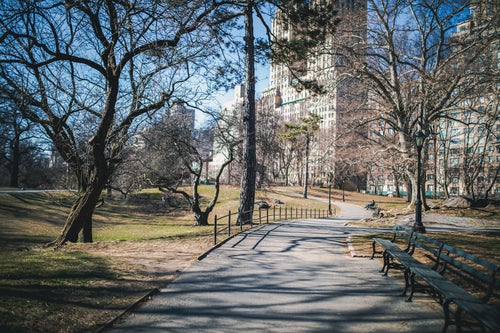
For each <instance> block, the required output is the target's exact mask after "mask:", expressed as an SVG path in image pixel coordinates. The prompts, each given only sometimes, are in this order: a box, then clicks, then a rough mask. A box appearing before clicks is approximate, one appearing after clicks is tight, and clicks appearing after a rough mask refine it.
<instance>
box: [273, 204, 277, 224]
mask: <svg viewBox="0 0 500 333" xmlns="http://www.w3.org/2000/svg"><path fill="white" fill-rule="evenodd" d="M273 222H276V206H273Z"/></svg>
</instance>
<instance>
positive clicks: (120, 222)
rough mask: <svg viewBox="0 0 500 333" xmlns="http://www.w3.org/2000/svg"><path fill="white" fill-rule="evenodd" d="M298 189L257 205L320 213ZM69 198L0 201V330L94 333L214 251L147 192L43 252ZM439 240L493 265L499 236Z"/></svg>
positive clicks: (352, 198)
mask: <svg viewBox="0 0 500 333" xmlns="http://www.w3.org/2000/svg"><path fill="white" fill-rule="evenodd" d="M300 191H301V189H300V188H290V187H285V188H270V189H265V190H260V191H258V192H257V193H256V201H267V202H268V203H270V204H273V202H274V200H275V199H276V200H279V201H281V202H282V204H280V205H279V207H281V208H282V209H283V210H285V209H290V207H293V208H297V209H301V208H302V209H305V208H307V209H316V210H319V209H322V210H326V209H327V204H326V203H325V202H320V201H317V200H313V199H304V198H302V197H301V196H300V195H297V193H300ZM200 192H201V198H202V201H203V202H204V203H207V202H209V201H210V200H211V199H212V194H213V186H210V185H206V186H201V187H200ZM309 193H310V196H320V197H323V198H327V197H328V189H319V188H312V189H311V190H310V192H309ZM344 198H345V200H346V201H348V202H349V203H354V204H359V205H364V204H365V203H366V202H368V201H369V200H371V199H372V196H368V195H362V194H359V193H351V192H345V193H344ZM74 199H75V196H74V194H73V193H69V192H68V193H54V192H51V193H46V192H44V193H19V192H18V193H14V194H4V193H2V194H0V250H1V251H2V259H1V260H0V293H1V295H2V297H1V298H0V332H86V331H92V330H96V329H97V328H98V327H102V325H104V324H105V323H106V322H108V321H109V320H111V319H112V318H114V317H115V316H117V315H118V314H120V313H121V312H122V311H123V310H124V309H125V308H126V307H128V306H129V305H130V304H132V303H133V302H134V301H136V300H138V299H139V298H140V297H142V296H143V295H145V294H146V293H147V292H148V291H150V290H152V289H153V288H159V287H163V286H164V285H165V284H167V283H168V282H169V281H171V280H172V279H174V278H175V277H176V276H177V274H179V271H182V270H183V269H185V268H186V267H188V266H189V265H190V264H192V263H193V262H194V260H195V259H196V258H197V256H198V255H200V254H202V253H203V252H204V251H206V250H207V249H208V248H210V247H211V246H212V242H213V240H212V239H213V226H212V225H209V226H204V227H200V226H195V223H194V222H195V221H194V217H193V215H192V213H191V212H189V211H188V208H187V206H186V205H185V203H184V202H183V201H182V199H181V198H177V199H176V205H175V206H170V207H165V206H164V205H163V204H162V201H161V193H160V192H159V191H158V190H156V189H151V190H145V191H141V192H139V193H134V194H132V195H130V196H129V198H128V199H127V200H123V199H120V198H114V199H106V200H105V203H104V205H103V206H101V207H99V208H97V209H96V211H95V214H94V217H93V236H94V243H92V244H82V243H77V244H68V245H67V246H64V247H62V248H60V249H57V250H54V249H51V248H45V247H44V245H45V244H46V243H48V242H50V241H51V240H53V239H55V238H56V237H57V235H58V234H59V232H60V231H61V229H62V227H63V225H64V221H65V219H66V216H67V214H68V212H69V210H70V207H71V204H72V202H73V200H74ZM238 199H239V188H238V187H230V186H223V187H222V189H221V194H220V197H219V200H218V202H217V205H216V207H215V209H214V211H213V213H212V215H211V220H210V224H212V223H213V222H212V221H213V217H214V216H215V214H217V215H218V216H223V215H227V213H228V212H229V211H231V212H236V211H237V209H238ZM332 199H333V204H335V201H338V200H342V193H341V192H340V191H338V190H334V191H333V196H332ZM375 201H377V203H378V204H379V205H380V206H381V207H383V208H385V209H394V210H398V209H399V210H404V209H405V208H406V207H407V203H406V202H405V201H404V200H402V199H395V198H385V197H375ZM371 236H373V235H367V236H363V237H359V238H357V239H356V240H355V242H354V243H355V244H356V245H355V246H356V247H358V248H359V249H360V251H361V250H362V249H363V248H364V247H367V246H368V245H369V246H371V243H370V239H371ZM437 236H439V237H450V238H446V242H448V243H450V244H456V246H457V247H461V246H463V247H464V248H465V249H466V250H468V249H471V251H472V250H475V249H477V248H479V249H480V252H478V253H477V254H478V255H479V256H481V255H484V256H489V257H491V258H494V260H498V253H499V251H498V250H499V247H498V245H499V242H498V238H489V237H487V236H485V234H483V233H479V234H461V235H453V234H450V235H445V234H440V235H436V237H437ZM222 237H224V236H221V238H222ZM367 244H368V245H367ZM370 249H371V247H370ZM481 251H483V252H481Z"/></svg>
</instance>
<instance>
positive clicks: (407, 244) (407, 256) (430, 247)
mask: <svg viewBox="0 0 500 333" xmlns="http://www.w3.org/2000/svg"><path fill="white" fill-rule="evenodd" d="M398 237H399V238H401V239H402V241H403V244H402V245H403V247H399V246H398V245H396V244H395V242H396V240H397V238H398ZM376 245H378V246H380V247H381V248H382V249H383V251H376ZM443 246H444V244H443V243H440V242H438V241H436V240H435V239H432V238H430V237H427V236H425V235H422V234H420V233H418V232H415V231H413V230H412V229H410V228H407V227H403V226H400V225H396V226H395V227H394V229H393V237H392V239H390V240H389V239H384V238H374V239H373V243H372V250H373V252H372V256H371V258H372V259H373V258H374V256H375V254H377V253H382V258H383V266H382V269H381V270H380V271H381V272H383V273H384V275H387V274H388V272H389V269H391V268H395V269H398V270H401V271H403V273H404V278H405V289H404V290H403V292H402V295H403V296H405V295H406V293H407V291H408V290H409V289H410V268H411V267H419V268H421V269H427V270H435V269H436V268H437V258H438V256H439V254H440V252H441V250H442V248H443ZM417 248H418V249H420V251H424V254H425V256H427V257H428V258H429V259H430V260H431V262H434V264H433V265H432V266H428V265H426V264H424V263H422V262H420V261H418V260H417V259H415V258H414V257H413V253H414V252H415V249H417ZM424 289H425V287H424V286H421V285H414V286H413V289H412V294H411V295H410V297H409V298H408V299H407V301H411V296H412V295H413V293H414V292H415V291H420V290H424ZM427 289H428V288H427Z"/></svg>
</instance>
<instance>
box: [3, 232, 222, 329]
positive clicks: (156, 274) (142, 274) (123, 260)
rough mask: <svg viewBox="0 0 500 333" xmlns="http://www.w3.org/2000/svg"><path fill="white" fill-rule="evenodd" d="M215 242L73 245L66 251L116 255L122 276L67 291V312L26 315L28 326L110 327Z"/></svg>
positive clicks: (51, 295)
mask: <svg viewBox="0 0 500 333" xmlns="http://www.w3.org/2000/svg"><path fill="white" fill-rule="evenodd" d="M211 246H212V239H211V238H210V237H205V238H199V239H194V240H186V239H182V240H170V239H168V240H150V241H138V242H97V243H91V244H82V243H75V244H68V245H66V246H65V247H64V248H63V249H62V251H70V252H71V251H82V252H85V253H88V254H91V255H92V254H93V255H98V256H102V257H105V258H107V259H109V260H111V262H112V263H113V264H112V266H113V270H114V271H118V273H119V277H118V278H117V279H102V280H100V282H97V283H93V284H92V285H88V286H84V288H76V289H73V290H72V291H71V295H68V296H67V297H71V303H70V304H68V306H67V307H65V308H64V310H63V311H62V312H61V311H57V313H50V312H48V313H46V314H45V315H44V317H43V320H33V318H26V324H27V325H26V326H25V327H28V330H27V331H30V332H99V331H104V332H105V331H106V329H105V326H106V325H107V324H108V323H110V322H111V321H113V320H115V319H117V318H119V319H122V317H121V315H122V314H123V313H124V311H125V310H126V309H127V308H129V307H130V306H131V305H133V304H135V303H137V302H138V301H139V300H140V299H141V298H143V297H144V296H146V295H148V293H150V292H154V290H155V288H156V289H160V288H164V287H165V286H166V285H167V284H168V283H169V282H170V281H172V280H174V279H175V278H176V277H177V276H178V275H179V274H180V272H182V271H183V270H185V269H186V268H188V267H189V266H190V265H192V264H193V263H195V262H196V260H197V258H198V256H200V255H201V254H203V253H204V252H205V251H207V250H209V249H210V248H211ZM41 292H43V291H41ZM54 292H55V291H54V290H47V291H46V293H47V295H40V297H46V298H47V299H51V298H57V297H60V296H58V295H54ZM146 299H147V298H146ZM28 321H30V323H29V324H28V323H27V322H28ZM14 331H16V332H19V331H17V330H15V329H14V330H12V332H14ZM21 331H23V332H24V331H26V330H25V329H22V330H21Z"/></svg>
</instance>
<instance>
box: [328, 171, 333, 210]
mask: <svg viewBox="0 0 500 333" xmlns="http://www.w3.org/2000/svg"><path fill="white" fill-rule="evenodd" d="M328 215H332V181H331V180H328Z"/></svg>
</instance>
